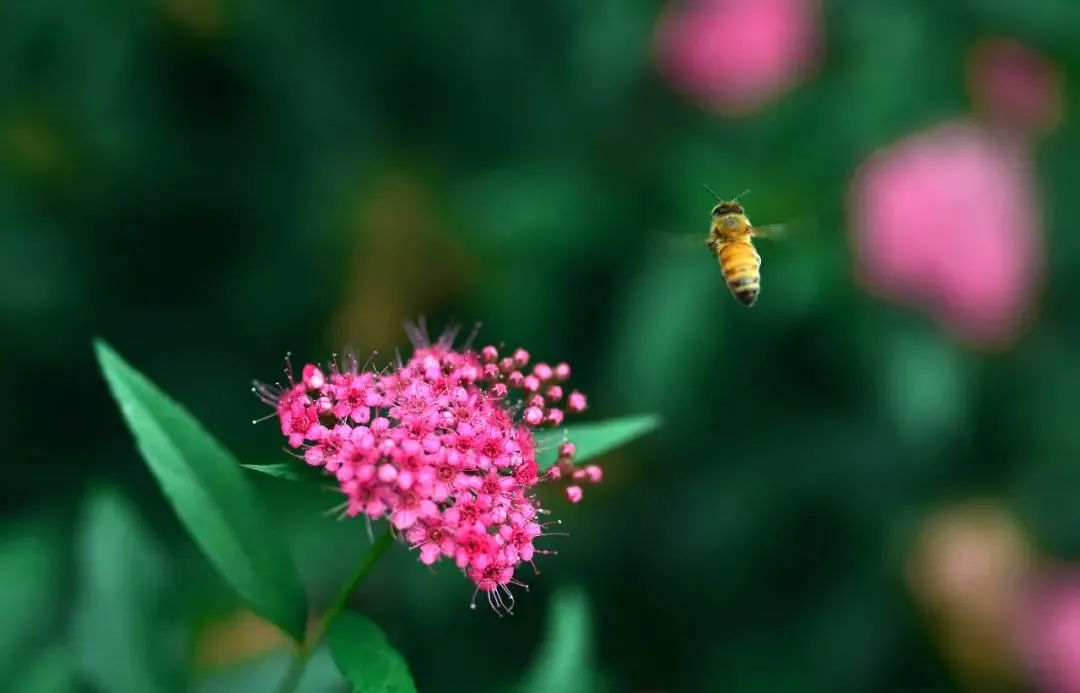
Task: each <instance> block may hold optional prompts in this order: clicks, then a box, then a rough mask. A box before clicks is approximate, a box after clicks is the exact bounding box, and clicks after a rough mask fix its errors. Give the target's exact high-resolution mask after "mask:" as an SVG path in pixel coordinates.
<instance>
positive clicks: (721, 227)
mask: <svg viewBox="0 0 1080 693" xmlns="http://www.w3.org/2000/svg"><path fill="white" fill-rule="evenodd" d="M704 188H705V189H706V190H708V191H709V192H711V193H712V194H713V196H714V197H716V199H717V204H716V206H715V207H713V208H712V223H711V224H710V225H709V236H708V238H706V239H705V245H706V246H708V248H709V250H711V251H712V254H713V255H714V256H716V260H717V262H718V263H719V264H720V271H721V272H722V273H723V275H724V281H726V282H727V285H728V288H729V289H731V294H732V295H733V296H734V297H735V298H737V299H738V300H739V302H740V303H742V304H743V305H745V306H746V307H747V308H749V307H750V306H752V305H754V303H755V302H756V301H757V298H758V293H760V291H761V256H760V255H758V252H757V249H756V248H755V247H754V241H753V239H754V237H756V236H762V237H765V236H774V235H775V234H774V233H773V231H774V230H779V228H780V227H779V226H776V227H765V228H754V226H753V225H751V224H750V219H749V217H747V216H746V210H744V209H743V206H742V205H741V204H739V197H742V196H743V195H745V194H746V193H748V192H750V191H749V190H747V191H745V192H743V193H740V194H739V196H738V197H736V198H735V199H734V200H724V199H722V198H721V197H720V196H719V195H717V194H716V192H715V191H714V190H713V189H712V188H710V187H709V186H707V185H706V186H704Z"/></svg>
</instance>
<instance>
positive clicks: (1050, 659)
mask: <svg viewBox="0 0 1080 693" xmlns="http://www.w3.org/2000/svg"><path fill="white" fill-rule="evenodd" d="M1017 643H1018V647H1019V649H1020V652H1021V655H1022V657H1023V660H1024V662H1025V664H1026V666H1027V668H1028V670H1029V674H1030V676H1031V677H1032V679H1033V681H1034V682H1035V683H1036V684H1037V685H1038V690H1040V691H1047V692H1048V693H1080V574H1077V573H1072V574H1064V575H1058V576H1053V577H1050V578H1044V579H1042V580H1039V581H1037V582H1035V584H1034V585H1033V587H1032V588H1031V589H1030V590H1029V594H1028V595H1027V599H1026V600H1025V602H1024V607H1023V610H1022V615H1021V618H1020V626H1019V629H1018V631H1017Z"/></svg>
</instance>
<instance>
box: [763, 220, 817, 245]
mask: <svg viewBox="0 0 1080 693" xmlns="http://www.w3.org/2000/svg"><path fill="white" fill-rule="evenodd" d="M751 228H752V229H753V231H752V233H753V235H754V237H755V238H766V239H768V240H770V241H786V240H789V239H791V238H795V237H797V238H800V239H805V238H808V237H809V236H811V235H813V232H814V231H815V229H816V228H817V225H816V224H815V223H813V221H812V220H809V219H798V220H795V221H788V222H785V223H783V224H768V225H766V226H753V227H751Z"/></svg>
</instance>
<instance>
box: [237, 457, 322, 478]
mask: <svg viewBox="0 0 1080 693" xmlns="http://www.w3.org/2000/svg"><path fill="white" fill-rule="evenodd" d="M240 466H241V467H243V468H244V469H250V470H252V471H256V472H259V473H261V474H266V475H267V476H272V477H275V478H277V479H284V480H285V481H306V482H309V483H315V482H320V481H326V480H327V476H326V473H325V472H324V471H323V469H322V467H313V466H312V465H310V464H305V463H304V462H297V463H295V464H294V463H290V462H275V463H273V464H242V465H240Z"/></svg>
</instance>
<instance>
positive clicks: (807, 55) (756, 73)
mask: <svg viewBox="0 0 1080 693" xmlns="http://www.w3.org/2000/svg"><path fill="white" fill-rule="evenodd" d="M819 26H820V25H819V22H818V2H817V1H816V0H687V1H685V2H679V1H676V2H671V3H669V5H668V7H667V8H666V9H665V11H664V12H663V14H662V15H661V16H660V19H659V21H658V22H657V26H656V51H657V60H658V63H659V67H660V70H661V72H662V73H663V75H664V76H665V78H666V79H667V81H668V82H669V83H670V84H671V86H672V87H674V88H675V89H677V90H679V91H682V92H684V93H685V94H687V95H688V96H690V97H691V98H693V99H694V100H696V101H698V102H699V103H701V104H702V105H704V106H706V107H708V108H710V109H712V110H715V111H717V112H719V113H722V114H725V115H740V114H744V113H747V112H750V111H753V110H756V109H757V108H759V107H760V106H762V105H764V104H765V103H768V102H769V101H771V100H773V99H774V98H776V97H778V96H779V95H780V94H782V93H783V92H785V91H787V90H788V89H790V88H791V86H792V85H794V84H795V82H796V81H798V79H799V78H800V77H801V76H802V75H804V74H806V73H807V72H808V71H809V70H810V69H811V68H812V67H813V65H814V63H815V62H816V58H817V54H818V47H819V44H820V37H819V31H820V29H819Z"/></svg>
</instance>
